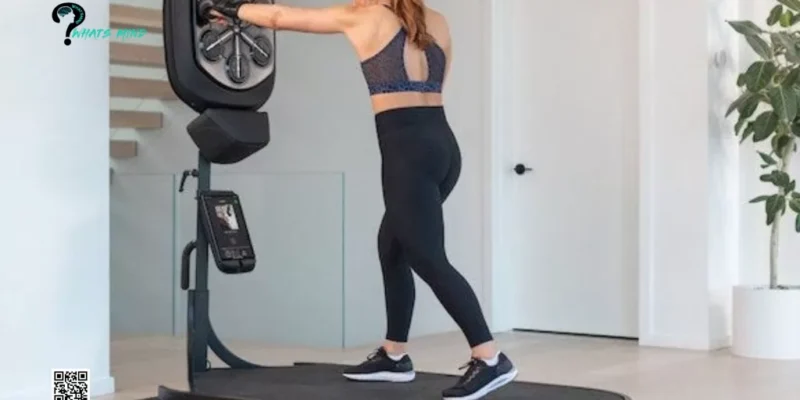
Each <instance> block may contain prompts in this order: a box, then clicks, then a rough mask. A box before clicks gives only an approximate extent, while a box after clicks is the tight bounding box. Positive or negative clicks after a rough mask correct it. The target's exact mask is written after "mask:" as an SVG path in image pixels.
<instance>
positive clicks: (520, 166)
mask: <svg viewBox="0 0 800 400" xmlns="http://www.w3.org/2000/svg"><path fill="white" fill-rule="evenodd" d="M530 171H533V169H532V168H528V167H526V166H525V164H517V165H515V166H514V172H516V173H517V175H522V174H524V173H526V172H530Z"/></svg>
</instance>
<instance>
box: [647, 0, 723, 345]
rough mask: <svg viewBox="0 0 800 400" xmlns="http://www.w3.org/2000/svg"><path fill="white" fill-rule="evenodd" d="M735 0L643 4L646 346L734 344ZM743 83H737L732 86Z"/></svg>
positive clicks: (685, 0)
mask: <svg viewBox="0 0 800 400" xmlns="http://www.w3.org/2000/svg"><path fill="white" fill-rule="evenodd" d="M737 7H738V3H737V2H736V1H735V0H707V1H703V2H698V1H696V0H674V1H669V2H664V1H658V0H641V1H640V17H641V20H640V21H639V26H640V35H641V42H640V43H641V48H640V50H641V60H640V61H641V62H640V67H641V71H640V79H641V84H640V85H641V86H640V94H641V101H642V104H641V115H640V120H641V141H640V143H641V147H640V149H641V154H640V157H641V158H640V168H641V195H640V201H641V204H640V235H641V236H640V268H641V274H640V279H641V282H640V342H641V343H642V344H643V345H653V346H668V347H679V348H694V349H710V348H717V347H721V346H725V345H727V343H728V340H729V338H728V335H729V334H728V331H729V324H730V321H729V308H730V289H731V285H732V284H733V282H734V281H735V275H736V268H737V265H736V261H737V254H736V247H737V244H738V243H737V240H736V236H737V235H736V233H735V232H736V230H737V224H736V223H735V221H736V216H737V215H736V212H737V207H736V206H735V205H733V204H732V202H736V201H737V200H738V194H737V193H738V188H737V185H736V179H735V176H736V163H737V161H736V158H737V156H736V152H737V151H736V150H737V149H736V148H735V146H733V144H732V142H731V138H730V134H729V133H727V132H729V131H730V127H729V123H728V122H727V121H725V120H724V119H723V117H722V116H721V115H720V114H721V112H722V111H720V110H721V107H724V104H727V102H728V99H730V98H731V96H732V90H731V89H732V87H734V85H733V83H734V82H735V78H732V76H735V75H732V70H731V68H732V67H733V66H734V64H731V63H730V62H729V63H727V64H719V65H715V64H714V63H713V60H714V56H715V54H718V53H719V54H727V55H728V60H732V59H734V57H735V49H736V44H737V42H736V41H735V37H734V36H733V35H732V34H730V32H729V31H726V30H724V29H723V27H724V25H723V24H722V23H721V22H720V20H724V19H731V18H735V17H736V13H737ZM732 79H734V80H732Z"/></svg>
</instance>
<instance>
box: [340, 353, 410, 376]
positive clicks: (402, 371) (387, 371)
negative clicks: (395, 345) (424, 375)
mask: <svg viewBox="0 0 800 400" xmlns="http://www.w3.org/2000/svg"><path fill="white" fill-rule="evenodd" d="M342 375H344V377H345V378H347V379H350V380H353V381H362V382H411V381H413V380H414V378H415V377H416V375H417V374H416V373H415V372H414V364H413V363H411V357H409V356H408V354H406V355H404V356H403V358H401V359H400V360H399V361H395V360H392V359H391V358H389V355H388V354H386V350H385V349H384V348H383V347H380V348H379V349H377V350H375V351H374V352H372V354H370V355H369V357H367V360H366V361H364V362H363V363H361V364H359V365H356V366H352V367H348V368H347V369H345V370H344V373H343V374H342Z"/></svg>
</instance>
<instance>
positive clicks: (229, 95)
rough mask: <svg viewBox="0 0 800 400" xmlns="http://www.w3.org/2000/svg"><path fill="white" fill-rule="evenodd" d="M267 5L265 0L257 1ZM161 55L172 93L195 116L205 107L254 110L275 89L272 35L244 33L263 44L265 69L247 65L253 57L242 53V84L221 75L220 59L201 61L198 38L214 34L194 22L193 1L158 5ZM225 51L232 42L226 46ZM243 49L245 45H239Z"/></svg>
mask: <svg viewBox="0 0 800 400" xmlns="http://www.w3.org/2000/svg"><path fill="white" fill-rule="evenodd" d="M257 2H259V3H271V2H272V1H271V0H257ZM163 16H164V19H163V26H164V34H163V37H164V55H165V61H166V69H167V75H168V77H169V82H170V85H171V86H172V89H173V91H174V92H175V94H176V95H177V96H178V98H180V99H181V100H182V101H183V102H184V103H186V104H187V105H189V107H191V108H192V109H194V110H195V111H196V112H198V113H202V112H203V111H205V110H207V109H209V108H235V109H240V110H257V109H259V108H261V106H263V105H264V103H266V102H267V100H269V98H270V96H271V95H272V90H273V88H274V86H275V65H276V63H275V59H274V58H275V57H274V54H273V52H272V51H271V49H273V48H274V43H273V42H274V40H275V35H274V32H271V31H269V30H265V29H259V28H258V27H252V26H251V27H249V28H247V29H248V30H249V31H248V32H250V36H249V37H260V40H263V41H265V42H267V44H266V45H267V47H269V50H270V56H269V60H268V63H267V65H265V66H255V67H253V66H252V61H250V60H251V59H252V58H253V57H254V56H253V54H252V53H248V52H245V53H243V55H242V56H241V57H242V58H241V61H242V63H244V64H247V65H245V67H250V68H251V71H252V73H251V74H250V77H249V78H248V79H244V80H243V81H242V82H234V81H232V80H230V79H228V78H227V77H226V76H225V72H224V71H226V70H227V69H226V67H225V60H224V59H223V60H218V61H209V60H207V59H205V58H204V57H203V56H202V52H201V46H202V44H201V40H200V38H201V37H202V34H203V33H204V32H207V31H208V30H212V29H214V27H212V26H211V25H209V24H208V23H206V21H204V20H203V18H198V1H197V0H164V3H163ZM226 46H227V47H226V49H227V50H226V52H225V54H226V55H227V53H228V52H230V50H229V49H230V48H232V46H233V42H232V41H230V42H228V43H227V44H226ZM241 47H242V48H243V49H249V48H250V45H249V44H247V43H245V42H242V43H241Z"/></svg>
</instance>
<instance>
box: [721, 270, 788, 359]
mask: <svg viewBox="0 0 800 400" xmlns="http://www.w3.org/2000/svg"><path fill="white" fill-rule="evenodd" d="M731 351H732V352H733V354H735V355H737V356H741V357H749V358H761V359H772V360H800V287H792V288H790V289H783V290H770V289H769V287H765V286H760V287H754V286H736V287H734V288H733V347H732V349H731Z"/></svg>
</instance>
